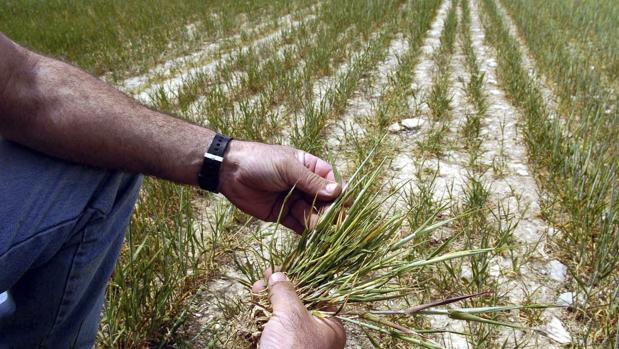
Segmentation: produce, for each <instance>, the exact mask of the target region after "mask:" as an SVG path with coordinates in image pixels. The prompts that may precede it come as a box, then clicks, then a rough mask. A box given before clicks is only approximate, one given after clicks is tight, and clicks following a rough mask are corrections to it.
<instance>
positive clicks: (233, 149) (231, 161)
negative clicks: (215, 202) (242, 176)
mask: <svg viewBox="0 0 619 349" xmlns="http://www.w3.org/2000/svg"><path fill="white" fill-rule="evenodd" d="M246 144H247V142H244V141H239V140H236V139H233V140H231V141H230V142H229V143H228V147H227V148H226V151H225V152H224V156H223V162H222V163H221V166H220V168H219V186H218V188H217V189H218V190H219V192H220V193H222V194H223V195H225V196H227V193H229V192H230V188H232V187H233V185H234V184H233V183H234V182H235V178H236V173H237V171H238V169H239V168H240V166H241V162H242V160H243V157H244V155H243V154H245V150H246V148H247V146H246Z"/></svg>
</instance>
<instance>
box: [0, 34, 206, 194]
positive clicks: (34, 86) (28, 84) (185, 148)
mask: <svg viewBox="0 0 619 349" xmlns="http://www.w3.org/2000/svg"><path fill="white" fill-rule="evenodd" d="M0 52H2V53H1V55H2V56H4V57H2V59H1V60H0V61H4V62H3V64H2V68H1V69H0V81H3V82H4V86H2V90H0V91H2V94H1V95H0V117H1V119H0V135H2V137H4V138H6V139H9V140H12V141H15V142H17V143H20V144H23V145H25V146H28V147H30V148H33V149H35V150H38V151H40V152H43V153H46V154H49V155H53V156H56V157H59V158H62V159H67V160H71V161H75V162H79V163H83V164H88V165H93V166H97V167H102V168H111V169H119V170H124V171H128V172H139V173H145V174H148V175H153V176H157V177H161V178H165V179H168V180H171V181H174V182H178V183H185V184H193V185H195V184H197V177H196V174H197V173H198V171H199V168H200V166H201V163H202V154H204V151H205V149H206V148H207V147H208V145H209V144H210V142H211V140H212V138H213V136H214V133H213V132H212V131H210V130H208V129H205V128H201V127H199V126H196V125H192V124H190V123H187V122H184V121H182V120H179V119H176V118H173V117H170V116H168V115H165V114H162V113H159V112H155V111H152V110H150V109H148V108H146V107H143V106H141V105H139V104H138V103H136V102H134V101H133V100H131V99H130V98H128V97H127V96H125V95H124V94H122V93H121V92H119V91H117V90H116V89H114V88H113V87H111V86H110V85H108V84H106V83H105V82H103V81H100V80H99V79H97V78H95V77H93V76H91V75H89V74H87V73H85V72H83V71H81V70H79V69H77V68H75V67H73V66H71V65H69V64H66V63H63V62H60V61H57V60H54V59H50V58H48V57H44V56H41V55H38V54H36V53H33V52H31V51H28V50H26V49H24V48H22V47H19V46H17V45H16V44H14V43H13V42H11V41H10V40H9V39H7V38H6V37H5V36H3V35H0Z"/></svg>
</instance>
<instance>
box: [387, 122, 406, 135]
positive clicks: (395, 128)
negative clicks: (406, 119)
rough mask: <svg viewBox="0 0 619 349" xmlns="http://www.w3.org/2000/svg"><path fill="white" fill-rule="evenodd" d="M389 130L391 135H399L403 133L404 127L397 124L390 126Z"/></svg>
mask: <svg viewBox="0 0 619 349" xmlns="http://www.w3.org/2000/svg"><path fill="white" fill-rule="evenodd" d="M387 130H388V131H389V132H391V133H398V132H400V131H402V127H401V126H400V124H398V123H397V122H396V123H395V124H392V125H390V126H389V127H388V128H387Z"/></svg>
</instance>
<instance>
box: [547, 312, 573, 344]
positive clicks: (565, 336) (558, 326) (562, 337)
mask: <svg viewBox="0 0 619 349" xmlns="http://www.w3.org/2000/svg"><path fill="white" fill-rule="evenodd" d="M546 334H547V335H548V337H550V338H551V339H553V340H555V341H557V342H559V343H561V344H570V343H571V342H572V336H570V334H569V332H567V330H566V329H565V327H564V326H563V324H562V323H561V320H559V319H557V318H556V317H553V318H552V320H550V322H549V323H548V325H546Z"/></svg>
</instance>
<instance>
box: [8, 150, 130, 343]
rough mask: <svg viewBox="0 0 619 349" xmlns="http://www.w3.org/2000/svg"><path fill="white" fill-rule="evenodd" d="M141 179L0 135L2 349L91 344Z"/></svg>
mask: <svg viewBox="0 0 619 349" xmlns="http://www.w3.org/2000/svg"><path fill="white" fill-rule="evenodd" d="M141 181H142V177H141V176H139V175H134V174H126V173H120V172H113V171H106V170H101V169H95V168H91V167H87V166H83V165H78V164H73V163H69V162H65V161H62V160H58V159H55V158H51V157H48V156H45V155H43V154H40V153H37V152H34V151H32V150H29V149H27V148H24V147H22V146H19V145H17V144H14V143H11V142H8V141H6V140H2V139H0V293H3V292H4V295H2V296H0V300H2V299H4V301H3V302H2V303H0V349H5V348H53V349H55V348H91V347H93V345H94V342H95V337H96V333H97V325H98V322H99V316H100V313H101V305H102V303H103V295H104V291H105V286H106V284H107V281H108V279H109V277H110V275H111V272H112V268H113V267H114V263H115V261H116V257H117V256H118V253H119V250H120V247H121V244H122V241H123V238H124V231H125V229H126V227H127V224H128V222H129V218H130V216H131V212H132V209H133V206H134V204H135V201H136V198H137V194H138V191H139V188H140V184H141Z"/></svg>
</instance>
